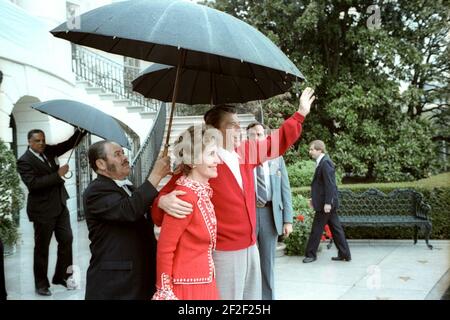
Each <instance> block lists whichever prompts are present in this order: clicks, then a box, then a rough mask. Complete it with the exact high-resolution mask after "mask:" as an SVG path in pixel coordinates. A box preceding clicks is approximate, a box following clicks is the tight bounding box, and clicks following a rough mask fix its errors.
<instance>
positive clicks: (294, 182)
mask: <svg viewBox="0 0 450 320" xmlns="http://www.w3.org/2000/svg"><path fill="white" fill-rule="evenodd" d="M287 171H288V175H289V182H290V183H291V187H292V188H295V187H304V186H310V185H311V182H312V179H313V177H314V172H315V171H316V163H315V161H313V160H300V161H297V162H294V163H293V164H291V165H289V166H288V167H287ZM336 181H338V182H340V181H342V172H340V171H336Z"/></svg>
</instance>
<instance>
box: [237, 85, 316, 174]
mask: <svg viewBox="0 0 450 320" xmlns="http://www.w3.org/2000/svg"><path fill="white" fill-rule="evenodd" d="M314 99H315V97H314V90H313V89H311V88H306V89H305V90H304V91H303V92H302V95H301V97H300V102H299V107H298V110H297V112H295V113H294V115H293V116H292V117H290V118H289V119H287V120H286V121H285V122H284V123H283V124H282V125H281V127H280V128H279V129H277V130H274V132H273V133H272V134H270V135H269V136H268V137H267V138H266V139H265V140H262V141H259V140H246V141H244V142H243V143H242V144H241V146H240V147H239V148H238V149H237V150H236V151H237V153H238V154H239V156H240V158H241V159H243V161H244V163H246V164H253V165H255V166H256V165H259V164H261V163H263V162H265V161H267V160H269V159H274V158H277V157H279V156H281V155H283V154H284V153H285V152H286V151H287V149H288V148H289V147H290V146H292V145H293V144H294V143H295V142H296V141H297V140H298V139H299V138H300V135H301V132H302V123H303V121H304V120H305V117H306V116H307V115H308V114H309V112H310V109H311V105H312V103H313V102H314Z"/></svg>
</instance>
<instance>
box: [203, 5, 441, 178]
mask: <svg viewBox="0 0 450 320" xmlns="http://www.w3.org/2000/svg"><path fill="white" fill-rule="evenodd" d="M373 3H375V5H373ZM210 4H211V5H214V6H215V7H216V8H217V9H219V10H222V11H225V12H228V13H230V14H233V15H235V16H236V17H238V18H240V19H242V20H244V21H245V22H247V23H249V24H251V25H253V26H254V27H256V28H257V29H258V30H260V31H261V32H262V33H264V34H266V35H267V36H268V37H269V38H270V39H271V40H273V41H274V42H275V43H276V44H277V45H278V46H279V47H280V49H281V50H283V52H285V53H286V54H287V55H288V56H289V58H290V59H291V60H292V61H293V62H294V63H296V64H297V66H298V67H299V69H300V70H301V71H302V72H303V74H304V75H305V76H306V78H307V81H308V82H307V85H308V86H312V87H314V88H315V91H316V96H317V99H316V102H315V108H314V110H313V111H312V112H311V115H310V116H309V117H308V121H307V122H306V123H305V126H304V134H303V141H311V140H313V139H321V140H324V141H325V142H326V143H327V145H328V147H329V150H331V151H332V153H333V156H334V158H335V161H336V164H337V165H338V167H339V168H340V169H342V170H343V171H344V172H351V173H353V174H356V175H363V176H365V177H367V178H368V179H375V178H376V179H377V180H384V181H386V180H409V179H413V178H419V177H423V176H426V175H428V174H429V173H430V172H431V171H432V170H433V169H434V166H435V161H434V152H433V143H432V137H433V131H432V129H431V122H430V120H427V119H423V117H421V115H422V114H423V113H425V112H427V111H426V110H427V108H432V107H430V105H429V103H430V102H434V103H436V101H437V98H440V97H442V96H443V91H445V90H444V89H445V88H447V89H448V86H440V87H439V88H441V89H442V90H441V89H439V90H438V89H436V88H434V87H433V88H434V89H433V88H432V87H431V86H430V84H435V85H436V84H439V83H442V81H444V80H445V79H447V78H445V76H443V75H442V74H443V73H442V72H446V70H447V71H448V67H449V63H450V62H449V59H448V48H447V49H445V47H446V43H447V42H448V38H445V37H444V36H443V35H444V34H445V33H446V32H447V34H448V24H446V23H445V21H447V22H448V17H449V11H448V3H447V2H446V1H435V2H428V1H424V0H413V1H370V2H368V1H360V0H359V1H356V0H334V1H331V0H316V1H301V0H299V1H287V0H270V1H268V0H262V1H256V0H216V1H215V2H214V3H210ZM376 4H378V5H376ZM404 12H406V14H403V13H404ZM419 22H420V23H419ZM428 26H429V27H430V28H428ZM418 30H419V31H420V32H417V31H418ZM415 31H416V32H415ZM446 41H447V42H446ZM446 55H447V56H446ZM446 57H447V58H446ZM445 81H448V79H447V80H445ZM305 85H306V84H302V85H301V86H300V88H302V87H304V86H305ZM405 85H408V87H407V89H406V90H404V91H403V92H401V91H400V90H399V88H400V87H401V86H403V87H405ZM298 89H299V86H294V88H293V89H292V90H291V94H287V95H285V96H282V97H276V98H273V99H271V100H269V101H266V102H265V106H264V108H265V111H266V114H265V118H266V119H267V118H269V121H268V123H269V124H270V125H274V126H278V125H279V123H280V122H281V120H280V119H282V118H285V117H287V116H288V115H289V114H292V112H294V111H295V110H296V105H297V101H296V100H297V99H296V96H295V94H296V93H297V92H298ZM418 101H420V102H421V104H419V103H418ZM445 104H446V103H445V102H444V103H441V105H440V110H442V109H443V108H445ZM411 110H413V111H411ZM280 116H281V117H280ZM419 132H420V134H418V133H419ZM300 146H301V147H300V149H301V150H302V152H301V155H302V156H303V157H306V156H307V153H306V147H305V144H300Z"/></svg>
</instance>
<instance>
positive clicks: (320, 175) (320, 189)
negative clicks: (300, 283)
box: [303, 140, 351, 263]
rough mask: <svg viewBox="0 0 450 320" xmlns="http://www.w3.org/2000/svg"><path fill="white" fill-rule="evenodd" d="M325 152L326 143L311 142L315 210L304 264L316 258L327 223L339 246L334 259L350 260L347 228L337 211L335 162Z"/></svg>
mask: <svg viewBox="0 0 450 320" xmlns="http://www.w3.org/2000/svg"><path fill="white" fill-rule="evenodd" d="M325 152H326V151H325V143H324V142H323V141H321V140H315V141H313V142H311V144H310V145H309V155H310V156H311V157H312V158H313V159H314V160H315V161H316V171H315V173H314V178H313V181H312V183H311V197H312V207H313V208H314V211H315V212H316V213H315V216H314V221H313V225H312V228H311V234H310V236H309V240H308V244H307V246H306V254H305V259H303V262H304V263H309V262H313V261H315V260H316V259H317V249H318V247H319V244H320V238H321V236H322V233H323V229H324V227H325V225H326V224H328V225H329V226H330V229H331V233H332V234H333V239H334V243H335V244H336V247H337V249H338V256H337V257H333V258H331V259H332V260H335V261H350V260H351V255H350V248H349V247H348V243H347V240H346V239H345V234H344V229H343V228H342V225H341V222H340V221H339V217H338V215H337V213H336V210H337V208H338V206H339V201H338V192H337V186H336V176H335V169H334V163H333V162H332V161H331V159H330V157H329V156H328V155H327V154H326V153H325Z"/></svg>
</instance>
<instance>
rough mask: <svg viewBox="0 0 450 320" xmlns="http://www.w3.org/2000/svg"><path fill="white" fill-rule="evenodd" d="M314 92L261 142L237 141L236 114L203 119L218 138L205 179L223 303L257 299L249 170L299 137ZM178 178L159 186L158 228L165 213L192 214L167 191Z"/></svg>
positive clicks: (222, 112) (219, 112)
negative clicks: (210, 174) (212, 173)
mask: <svg viewBox="0 0 450 320" xmlns="http://www.w3.org/2000/svg"><path fill="white" fill-rule="evenodd" d="M313 94H314V91H313V90H312V89H311V88H306V89H305V90H304V91H303V93H302V95H301V97H300V103H299V108H298V111H297V112H295V113H294V115H293V116H292V117H290V118H289V119H287V120H286V121H285V122H284V123H283V124H282V125H281V127H280V128H279V129H278V130H275V131H274V132H273V133H272V134H271V135H270V136H268V137H267V139H266V140H263V141H257V140H252V141H249V140H245V141H242V142H241V139H240V137H241V128H240V123H239V119H238V117H237V114H236V110H235V108H234V107H232V106H228V105H219V106H215V107H213V108H212V109H211V110H209V111H208V112H207V113H206V114H205V116H204V119H205V122H206V124H207V125H211V126H213V127H215V128H217V129H219V131H220V132H221V133H222V135H223V141H222V142H223V143H222V148H219V150H218V155H219V158H220V159H221V161H222V162H221V163H220V164H219V165H218V166H217V171H218V177H217V178H213V179H210V180H209V183H210V185H211V187H212V189H213V196H212V199H211V200H212V203H213V205H214V209H215V211H216V217H217V244H216V251H215V252H214V257H213V258H214V263H215V267H216V276H217V286H218V288H219V293H220V298H221V299H225V300H243V299H244V300H260V299H261V270H260V262H259V253H258V248H257V246H256V232H255V230H256V199H255V185H254V176H253V169H254V168H255V167H256V166H257V165H259V164H261V163H262V162H264V161H267V160H269V159H273V158H276V157H279V156H281V155H282V154H284V153H285V152H286V150H287V149H288V148H289V147H290V146H292V145H293V144H294V143H295V142H296V141H297V140H298V139H299V137H300V135H301V131H302V123H303V121H304V119H305V117H306V116H307V115H308V113H309V111H310V108H311V104H312V103H313V101H314V99H315V97H314V95H313ZM177 178H178V175H175V176H174V177H172V179H171V180H170V181H169V182H168V183H167V185H165V186H164V188H163V189H162V190H161V191H160V195H159V197H158V198H157V199H156V200H155V202H154V205H153V206H154V207H155V205H157V206H158V207H159V208H160V209H161V210H160V212H159V214H158V215H157V217H156V219H155V221H154V222H155V224H156V225H160V224H161V222H162V218H163V216H164V212H166V213H168V214H170V215H172V216H176V217H179V218H183V217H185V215H186V214H189V213H190V212H191V211H192V208H191V205H190V204H188V203H186V202H183V201H181V200H180V199H178V198H177V195H181V193H180V191H173V192H171V193H169V192H170V191H172V190H173V189H174V187H175V181H176V179H177Z"/></svg>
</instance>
